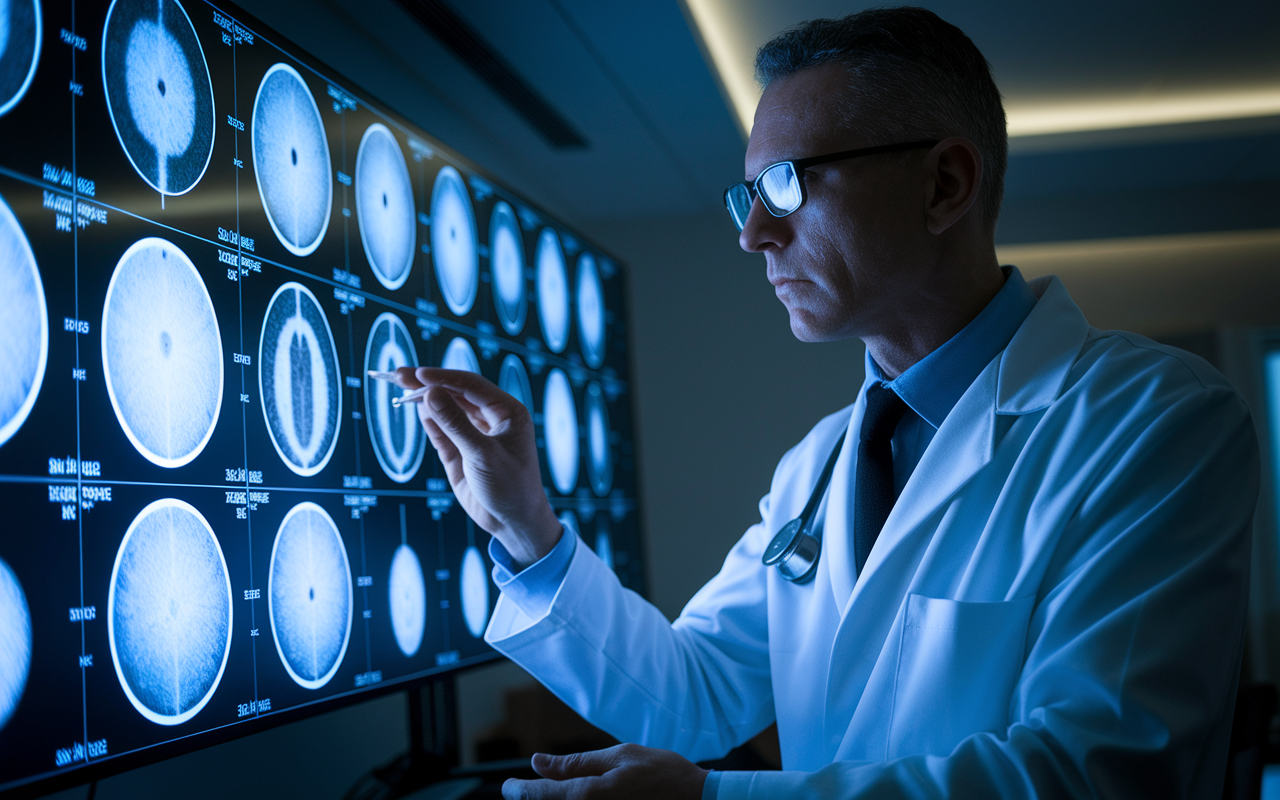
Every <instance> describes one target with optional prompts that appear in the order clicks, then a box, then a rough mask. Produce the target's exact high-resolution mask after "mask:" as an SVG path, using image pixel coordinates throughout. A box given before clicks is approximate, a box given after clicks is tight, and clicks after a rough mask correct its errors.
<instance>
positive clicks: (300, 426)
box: [258, 281, 342, 477]
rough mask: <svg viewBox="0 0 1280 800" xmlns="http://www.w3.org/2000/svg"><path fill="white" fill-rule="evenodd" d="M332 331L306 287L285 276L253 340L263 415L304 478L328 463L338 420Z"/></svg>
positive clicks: (339, 404) (273, 436)
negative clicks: (257, 334)
mask: <svg viewBox="0 0 1280 800" xmlns="http://www.w3.org/2000/svg"><path fill="white" fill-rule="evenodd" d="M341 382H342V378H341V377H340V376H339V374H338V351H337V348H335V347H334V344H333V331H332V330H331V329H330V328H329V320H328V319H327V318H326V317H325V315H324V311H323V310H322V309H321V308H320V302H319V301H318V300H316V296H315V295H314V294H312V293H311V290H310V289H308V288H307V287H305V286H303V285H302V284H300V283H296V282H294V281H290V282H288V283H286V284H284V285H283V286H281V287H280V288H279V289H276V293H275V294H274V295H272V297H271V303H270V305H268V306H267V314H266V317H265V318H264V319H263V321H262V338H261V340H260V341H259V343H258V385H259V386H260V387H261V389H262V415H263V416H264V417H265V418H266V420H267V433H269V434H270V435H271V443H272V444H273V445H275V448H276V452H277V453H279V454H280V459H281V460H282V461H284V463H285V465H286V466H287V467H289V469H291V470H293V471H294V472H296V473H297V474H299V475H302V476H304V477H306V476H310V475H315V474H316V473H317V472H319V471H320V470H322V469H324V467H325V465H326V464H328V463H329V457H330V456H332V455H333V449H334V447H336V446H337V444H338V428H339V426H340V425H341V424H342V386H341Z"/></svg>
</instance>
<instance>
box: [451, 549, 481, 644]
mask: <svg viewBox="0 0 1280 800" xmlns="http://www.w3.org/2000/svg"><path fill="white" fill-rule="evenodd" d="M458 575H459V578H458V580H459V582H460V587H459V588H460V589H461V591H462V618H463V620H465V621H466V623H467V631H468V632H469V633H470V634H471V635H472V636H473V637H474V638H476V639H479V638H480V637H481V636H484V627H485V625H486V624H488V622H489V570H487V569H485V566H484V557H483V556H481V555H480V548H478V547H476V546H475V545H471V546H470V547H468V548H467V551H466V552H465V553H463V554H462V569H460V570H458Z"/></svg>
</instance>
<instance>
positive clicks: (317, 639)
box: [267, 502, 352, 689]
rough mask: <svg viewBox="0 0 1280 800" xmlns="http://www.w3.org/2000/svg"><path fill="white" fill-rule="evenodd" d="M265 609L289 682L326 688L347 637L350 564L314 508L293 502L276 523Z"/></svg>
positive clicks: (328, 521) (334, 529) (330, 525)
mask: <svg viewBox="0 0 1280 800" xmlns="http://www.w3.org/2000/svg"><path fill="white" fill-rule="evenodd" d="M267 609H268V614H269V616H270V617H271V632H272V634H273V635H274V636H275V640H276V652H277V653H279V654H280V662H281V663H282V664H284V668H285V670H286V671H287V672H288V673H289V677H291V678H293V679H294V681H296V682H297V683H298V685H299V686H301V687H303V688H305V689H319V688H320V687H321V686H324V685H325V684H326V683H328V682H329V681H330V680H331V679H332V678H333V676H334V673H336V672H337V671H338V667H339V665H341V664H342V658H343V656H345V655H346V653H347V643H348V641H349V640H350V638H351V609H352V600H351V565H350V563H349V562H348V561H347V548H346V546H345V545H344V544H343V541H342V535H341V534H340V533H338V526H337V525H335V524H334V522H333V518H332V517H330V516H329V514H328V512H326V511H325V510H324V509H323V508H321V507H320V506H318V505H316V504H315V503H310V502H307V503H299V504H298V505H296V506H294V507H293V508H291V509H289V513H288V514H286V515H285V517H284V522H281V523H280V530H279V532H278V533H277V534H276V543H275V546H274V547H272V548H271V568H270V572H269V576H268V578H267Z"/></svg>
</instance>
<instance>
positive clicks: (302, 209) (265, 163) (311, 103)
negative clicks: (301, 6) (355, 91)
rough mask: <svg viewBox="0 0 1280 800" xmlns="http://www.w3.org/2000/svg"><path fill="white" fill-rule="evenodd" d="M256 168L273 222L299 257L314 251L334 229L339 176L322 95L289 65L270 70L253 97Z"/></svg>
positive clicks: (264, 205) (278, 235)
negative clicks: (331, 215)
mask: <svg viewBox="0 0 1280 800" xmlns="http://www.w3.org/2000/svg"><path fill="white" fill-rule="evenodd" d="M252 126H253V127H252V131H251V133H252V136H251V138H250V144H251V146H252V148H253V173H254V175H255V176H256V178H257V180H258V196H259V197H261V198H262V208H263V210H265V211H266V212H267V222H269V223H271V230H273V231H275V234H276V238H278V239H279V240H280V244H282V245H284V246H285V248H286V249H287V250H288V251H289V252H290V253H293V254H294V255H295V256H306V255H310V254H311V253H312V252H314V251H315V249H316V248H317V247H319V246H320V241H321V240H322V239H324V234H325V231H326V230H328V228H329V212H330V210H331V209H332V207H333V177H332V170H331V169H330V167H329V140H328V139H327V138H326V136H325V132H324V122H323V121H322V120H321V119H320V109H319V108H318V107H317V106H316V100H315V98H314V97H313V96H312V95H311V90H310V89H309V88H308V87H307V82H306V81H304V80H303V79H302V76H301V75H300V74H298V71H297V70H295V69H294V68H293V67H291V66H289V65H288V64H276V65H275V66H273V67H271V69H269V70H267V74H266V75H264V76H263V77H262V83H260V84H259V85H258V94H257V97H255V98H254V101H253V121H252Z"/></svg>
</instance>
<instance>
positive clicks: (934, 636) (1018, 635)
mask: <svg viewBox="0 0 1280 800" xmlns="http://www.w3.org/2000/svg"><path fill="white" fill-rule="evenodd" d="M1034 600H1035V598H1033V597H1023V598H1018V599H1015V600H1007V601H1004V602H998V603H967V602H961V601H959V600H941V599H936V598H932V597H924V596H922V595H918V594H912V595H908V597H907V608H906V613H905V615H904V618H903V628H902V645H901V649H900V650H899V652H898V669H897V677H896V681H895V684H894V697H893V712H892V715H891V717H890V723H889V752H888V754H887V755H888V757H889V758H898V757H900V756H906V755H913V754H916V753H926V754H929V755H938V756H944V755H947V754H948V753H950V752H951V751H952V750H953V749H954V748H955V746H956V745H957V744H959V743H960V741H961V740H963V739H964V738H965V737H967V736H969V735H971V734H974V733H978V732H980V731H990V732H992V733H1003V732H1004V731H1005V730H1006V729H1007V728H1008V725H1009V700H1010V698H1011V696H1012V694H1013V688H1014V685H1015V684H1016V683H1017V680H1018V675H1019V673H1020V672H1021V671H1022V661H1023V648H1024V647H1025V645H1026V638H1027V624H1028V622H1029V621H1030V619H1031V608H1032V605H1033V604H1034Z"/></svg>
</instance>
